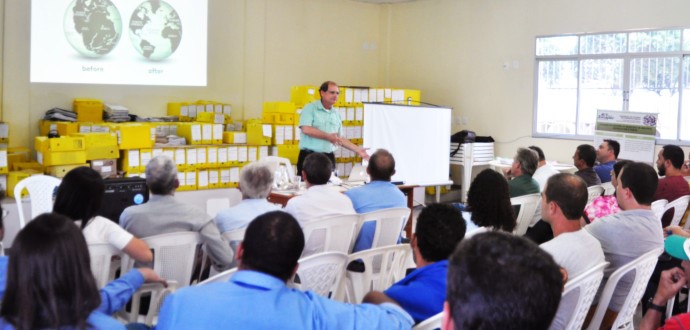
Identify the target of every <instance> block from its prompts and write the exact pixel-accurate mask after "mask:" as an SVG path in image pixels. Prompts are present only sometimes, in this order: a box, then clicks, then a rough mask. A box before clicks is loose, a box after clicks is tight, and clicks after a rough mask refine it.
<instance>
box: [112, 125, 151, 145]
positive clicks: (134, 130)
mask: <svg viewBox="0 0 690 330" xmlns="http://www.w3.org/2000/svg"><path fill="white" fill-rule="evenodd" d="M154 131H155V129H154ZM116 134H117V140H118V145H119V147H120V149H125V150H128V149H150V148H151V147H153V141H152V140H151V126H149V125H148V124H126V125H119V126H117V128H116Z"/></svg>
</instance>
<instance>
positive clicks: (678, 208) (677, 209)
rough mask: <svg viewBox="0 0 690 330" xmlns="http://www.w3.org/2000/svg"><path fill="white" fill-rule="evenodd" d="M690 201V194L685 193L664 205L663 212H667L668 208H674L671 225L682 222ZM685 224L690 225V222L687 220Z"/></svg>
mask: <svg viewBox="0 0 690 330" xmlns="http://www.w3.org/2000/svg"><path fill="white" fill-rule="evenodd" d="M688 202H690V195H685V196H680V197H678V198H676V199H675V200H674V201H673V202H669V203H668V204H666V206H664V212H663V213H666V212H667V211H668V210H670V209H673V218H671V226H678V224H680V219H682V218H683V215H684V214H685V210H686V209H687V208H688ZM663 213H662V214H663ZM685 226H690V222H687V221H686V222H685ZM686 228H687V227H686Z"/></svg>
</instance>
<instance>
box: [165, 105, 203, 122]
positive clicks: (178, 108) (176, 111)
mask: <svg viewBox="0 0 690 330" xmlns="http://www.w3.org/2000/svg"><path fill="white" fill-rule="evenodd" d="M192 106H193V107H196V106H195V105H192ZM167 115H168V116H177V118H179V121H190V120H191V117H190V116H189V104H188V103H187V102H180V103H175V102H171V103H168V112H167Z"/></svg>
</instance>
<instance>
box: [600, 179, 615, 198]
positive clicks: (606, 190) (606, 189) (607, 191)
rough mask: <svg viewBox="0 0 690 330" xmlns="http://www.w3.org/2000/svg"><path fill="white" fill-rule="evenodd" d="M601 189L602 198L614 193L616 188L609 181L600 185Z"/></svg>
mask: <svg viewBox="0 0 690 330" xmlns="http://www.w3.org/2000/svg"><path fill="white" fill-rule="evenodd" d="M601 187H602V188H604V196H609V195H613V194H615V193H616V187H614V186H613V183H611V181H609V182H604V183H602V184H601Z"/></svg>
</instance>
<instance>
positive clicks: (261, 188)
mask: <svg viewBox="0 0 690 330" xmlns="http://www.w3.org/2000/svg"><path fill="white" fill-rule="evenodd" d="M272 186H273V173H272V172H271V169H270V168H269V167H268V166H267V165H266V164H265V163H261V162H254V163H251V164H249V165H247V166H245V167H243V168H242V172H240V187H239V189H240V191H241V192H242V202H240V203H239V204H237V205H235V206H233V207H231V208H228V209H225V210H222V211H220V212H218V214H217V215H216V218H215V222H216V225H218V229H219V230H220V232H221V233H225V232H227V231H232V230H235V229H239V228H244V227H247V225H249V222H251V221H252V220H254V218H256V217H257V216H259V215H261V214H264V213H266V212H270V211H275V210H278V209H280V207H279V206H278V205H275V204H272V203H270V202H269V201H268V200H266V198H267V197H268V194H270V193H271V187H272Z"/></svg>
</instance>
